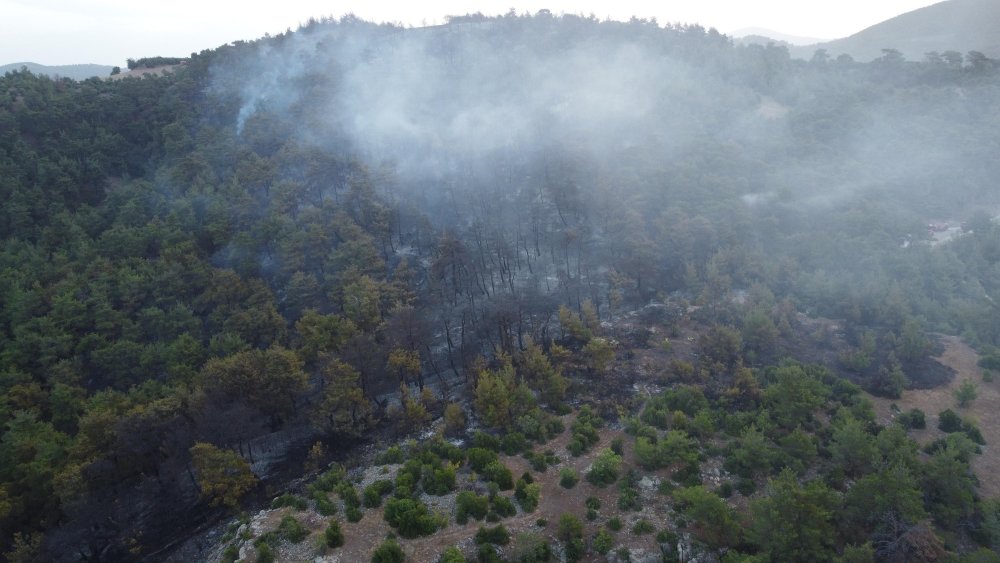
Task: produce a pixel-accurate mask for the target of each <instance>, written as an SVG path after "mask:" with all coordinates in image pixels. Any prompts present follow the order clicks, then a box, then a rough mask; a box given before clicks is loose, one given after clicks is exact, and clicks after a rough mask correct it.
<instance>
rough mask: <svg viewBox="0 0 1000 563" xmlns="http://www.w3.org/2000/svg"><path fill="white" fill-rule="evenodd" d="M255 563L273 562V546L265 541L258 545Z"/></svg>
mask: <svg viewBox="0 0 1000 563" xmlns="http://www.w3.org/2000/svg"><path fill="white" fill-rule="evenodd" d="M257 563H274V548H272V547H271V546H270V545H268V544H266V543H262V544H260V545H258V546H257Z"/></svg>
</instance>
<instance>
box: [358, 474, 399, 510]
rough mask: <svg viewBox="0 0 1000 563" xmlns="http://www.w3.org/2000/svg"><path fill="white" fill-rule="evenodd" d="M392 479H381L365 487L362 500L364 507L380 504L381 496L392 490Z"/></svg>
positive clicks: (373, 506)
mask: <svg viewBox="0 0 1000 563" xmlns="http://www.w3.org/2000/svg"><path fill="white" fill-rule="evenodd" d="M392 488H393V485H392V481H388V480H385V479H381V480H378V481H375V482H374V483H372V484H371V485H368V486H367V487H365V490H364V493H362V500H363V501H364V505H365V508H375V507H378V506H381V505H382V497H383V496H385V495H387V494H389V493H390V492H392Z"/></svg>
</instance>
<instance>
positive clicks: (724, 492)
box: [715, 481, 733, 498]
mask: <svg viewBox="0 0 1000 563" xmlns="http://www.w3.org/2000/svg"><path fill="white" fill-rule="evenodd" d="M715 493H716V494H717V495H719V498H729V497H731V496H733V484H732V483H730V482H729V481H726V482H725V483H722V484H721V485H719V488H718V490H716V491H715Z"/></svg>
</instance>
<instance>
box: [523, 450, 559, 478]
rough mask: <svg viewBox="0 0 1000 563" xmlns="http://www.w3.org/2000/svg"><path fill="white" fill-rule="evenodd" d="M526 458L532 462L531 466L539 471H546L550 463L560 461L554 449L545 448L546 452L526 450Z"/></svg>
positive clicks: (553, 463)
mask: <svg viewBox="0 0 1000 563" xmlns="http://www.w3.org/2000/svg"><path fill="white" fill-rule="evenodd" d="M524 459H526V460H528V462H529V463H531V468H532V469H534V470H535V471H538V472H539V473H544V472H545V470H546V469H548V468H549V466H550V465H555V464H557V463H559V457H558V456H556V453H555V452H554V451H552V450H545V452H544V453H539V452H536V451H533V450H531V451H526V452H524Z"/></svg>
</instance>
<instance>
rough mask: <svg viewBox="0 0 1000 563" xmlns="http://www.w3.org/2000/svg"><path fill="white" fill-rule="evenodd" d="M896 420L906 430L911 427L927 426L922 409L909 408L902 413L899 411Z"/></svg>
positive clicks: (922, 427)
mask: <svg viewBox="0 0 1000 563" xmlns="http://www.w3.org/2000/svg"><path fill="white" fill-rule="evenodd" d="M896 420H898V421H899V423H900V424H901V425H903V428H906V429H907V430H911V429H918V430H921V429H924V428H927V421H926V420H925V418H924V411H922V410H920V409H910V410H908V411H906V412H904V413H901V414H900V415H899V416H898V417H896Z"/></svg>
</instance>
